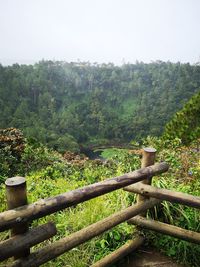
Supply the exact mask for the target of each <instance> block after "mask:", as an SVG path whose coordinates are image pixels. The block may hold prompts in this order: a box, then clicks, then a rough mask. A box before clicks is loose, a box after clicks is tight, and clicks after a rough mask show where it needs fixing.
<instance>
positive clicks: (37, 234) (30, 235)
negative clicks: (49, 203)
mask: <svg viewBox="0 0 200 267" xmlns="http://www.w3.org/2000/svg"><path fill="white" fill-rule="evenodd" d="M56 232H57V231H56V227H55V225H54V223H52V222H48V223H46V224H44V225H40V226H38V227H35V228H32V229H30V230H29V231H28V232H26V233H24V234H22V235H15V236H13V237H11V238H9V239H7V240H5V241H3V242H1V243H0V260H5V259H7V258H9V257H12V256H14V255H15V254H17V253H19V252H21V251H23V250H26V249H29V248H30V247H32V246H34V245H36V244H38V243H40V242H42V241H44V240H46V239H48V238H50V237H52V236H54V235H55V234H56Z"/></svg>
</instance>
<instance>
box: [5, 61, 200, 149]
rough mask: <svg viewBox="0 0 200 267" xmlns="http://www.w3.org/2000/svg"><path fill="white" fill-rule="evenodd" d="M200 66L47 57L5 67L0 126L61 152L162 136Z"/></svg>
mask: <svg viewBox="0 0 200 267" xmlns="http://www.w3.org/2000/svg"><path fill="white" fill-rule="evenodd" d="M199 88H200V66H199V65H198V64H197V65H190V64H181V63H171V62H162V61H157V62H153V63H150V64H145V63H142V62H137V63H136V64H124V65H122V66H115V65H114V64H90V63H89V62H78V63H67V62H60V61H41V62H39V63H37V64H35V65H28V66H27V65H18V64H14V65H12V66H7V67H3V66H0V96H1V98H0V116H1V121H0V128H8V127H16V128H19V129H21V130H23V133H24V135H25V136H26V137H28V138H34V139H36V140H38V141H39V142H41V143H43V144H46V145H48V147H50V148H54V149H56V150H58V151H60V152H64V151H65V150H72V151H79V150H80V147H82V146H83V147H87V146H89V145H98V144H100V145H102V144H119V143H120V144H125V143H129V142H130V141H131V140H137V141H138V140H141V138H144V137H147V136H148V135H152V136H160V135H161V134H162V132H163V129H164V126H165V124H166V123H167V122H169V121H170V119H171V118H172V116H173V115H174V113H175V112H177V111H179V110H180V109H181V108H182V107H183V105H184V104H185V103H186V102H187V101H188V100H189V99H190V98H191V97H192V96H193V95H194V94H195V93H197V92H198V91H199Z"/></svg>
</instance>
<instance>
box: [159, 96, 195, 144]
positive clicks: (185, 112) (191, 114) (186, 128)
mask: <svg viewBox="0 0 200 267" xmlns="http://www.w3.org/2000/svg"><path fill="white" fill-rule="evenodd" d="M163 137H164V138H165V139H167V140H172V139H175V138H180V139H181V140H182V142H183V143H184V144H186V145H188V144H190V143H191V142H192V141H194V140H197V139H198V138H200V92H199V93H197V94H196V95H194V96H193V97H192V98H191V99H190V100H189V101H188V103H186V105H185V106H184V107H183V109H182V110H181V111H179V112H177V113H176V114H175V115H174V117H173V119H172V120H171V121H170V122H169V123H167V125H166V127H165V131H164V135H163Z"/></svg>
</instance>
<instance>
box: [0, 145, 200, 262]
mask: <svg viewBox="0 0 200 267" xmlns="http://www.w3.org/2000/svg"><path fill="white" fill-rule="evenodd" d="M155 153H156V150H155V149H153V148H146V149H144V151H143V159H142V166H141V167H142V168H141V169H139V170H136V171H133V172H130V173H127V174H124V175H122V176H118V177H115V178H111V179H107V180H105V181H102V182H99V183H95V184H92V185H88V186H85V187H83V188H80V189H76V190H73V191H70V192H66V193H63V194H60V195H57V196H54V197H50V198H46V199H42V200H39V201H37V202H35V203H32V204H29V205H24V204H26V203H27V202H26V190H25V188H26V187H25V180H24V178H23V177H15V178H10V179H7V180H6V188H7V202H8V208H9V209H10V210H7V211H4V212H2V213H0V231H4V230H7V229H10V228H11V229H12V237H11V238H10V239H8V240H6V241H3V242H1V243H0V260H4V259H6V258H8V257H11V256H13V255H14V256H15V261H14V262H13V263H11V264H10V265H9V266H10V267H25V266H26V267H35V266H40V265H41V264H43V263H46V262H48V261H49V260H52V259H54V258H56V257H58V256H59V255H61V254H63V253H65V252H67V251H69V250H70V249H72V248H74V247H76V246H78V245H80V244H82V243H84V242H86V241H88V240H90V239H91V238H93V237H95V236H97V235H100V234H101V233H103V232H105V231H107V230H109V229H111V228H112V227H114V226H116V225H118V224H120V223H122V222H125V221H128V222H129V223H130V224H135V225H137V226H138V227H140V228H141V227H142V228H145V229H149V230H153V231H156V232H160V233H163V234H167V235H171V236H175V237H177V238H181V239H183V240H187V241H190V242H194V243H197V244H200V233H196V232H192V231H188V230H185V229H182V228H179V227H176V226H173V225H169V224H166V223H162V222H158V221H154V220H150V219H146V218H145V215H146V212H147V210H148V209H150V208H152V207H154V206H155V205H158V204H159V203H160V202H161V201H162V200H167V201H170V202H175V203H180V204H184V205H188V206H190V207H194V208H200V198H199V197H195V196H192V195H188V194H184V193H180V192H174V191H171V190H167V189H160V188H156V187H153V186H151V185H150V184H151V180H152V177H153V176H154V175H157V174H161V173H163V172H166V171H167V170H168V164H167V163H165V162H162V163H156V164H154V160H155ZM150 165H151V166H150ZM120 188H123V189H124V190H126V191H129V192H131V193H136V194H138V196H139V197H138V201H137V203H136V204H135V205H133V206H130V207H128V208H126V209H124V210H121V211H119V212H117V213H115V214H112V215H110V216H109V217H107V218H105V219H103V220H100V221H98V222H96V223H94V224H92V225H89V226H87V227H86V228H84V229H81V230H79V231H77V232H75V233H72V234H71V235H69V236H66V237H64V238H61V239H60V240H57V241H55V242H53V243H50V244H49V245H47V246H45V247H43V248H41V249H39V250H37V251H35V252H33V253H31V254H30V255H29V250H30V247H31V246H33V245H35V244H38V243H39V242H42V241H44V240H45V239H47V238H49V237H51V236H53V235H55V234H56V226H55V225H54V224H53V223H51V222H50V223H47V224H45V225H42V226H38V227H36V228H33V229H28V227H27V226H28V222H31V221H32V220H34V219H38V218H41V217H44V216H46V215H49V214H52V213H54V212H56V211H60V210H63V209H65V208H67V207H70V206H74V205H76V204H79V203H82V202H84V201H87V200H90V199H92V198H95V197H98V196H101V195H103V194H106V193H109V192H112V191H114V190H117V189H120ZM20 190H21V191H20ZM17 192H18V194H17ZM19 192H22V193H21V194H19ZM18 206H20V207H18ZM21 229H22V230H21ZM20 231H21V232H20ZM16 234H17V235H16ZM144 240H145V239H144V237H142V236H140V235H138V236H137V237H136V238H135V239H134V240H130V241H128V242H127V243H126V244H125V245H123V246H122V247H121V248H119V249H117V250H116V251H114V252H112V253H111V254H110V255H108V256H106V257H105V258H103V259H101V260H100V261H98V262H96V263H95V264H93V265H92V267H103V266H109V265H110V264H112V263H114V262H116V261H117V260H119V259H120V258H122V257H124V256H125V255H127V254H128V253H130V252H131V251H133V250H135V249H136V248H137V247H138V246H140V245H141V244H142V243H143V242H144ZM11 244H12V245H11ZM27 252H28V253H27ZM6 266H8V265H6Z"/></svg>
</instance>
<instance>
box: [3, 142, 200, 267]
mask: <svg viewBox="0 0 200 267" xmlns="http://www.w3.org/2000/svg"><path fill="white" fill-rule="evenodd" d="M145 145H153V146H154V147H156V148H157V149H158V157H157V161H161V160H166V161H167V162H169V164H170V166H171V168H170V171H169V172H168V173H167V174H164V175H162V176H159V177H158V178H156V177H155V178H154V179H153V180H154V184H156V185H158V186H160V187H165V188H171V189H175V190H180V191H183V192H187V193H191V194H194V195H200V182H199V181H200V174H199V173H200V159H199V154H198V153H197V152H195V151H194V150H193V148H186V147H182V148H181V147H179V146H178V145H176V144H172V148H168V149H161V148H160V147H161V144H160V141H158V140H157V139H153V140H152V139H151V140H150V139H149V140H148V144H147V143H146V144H145ZM112 152H113V151H112ZM114 159H115V160H114V162H107V163H106V164H105V163H104V164H99V163H98V162H90V161H88V162H86V163H85V164H83V165H81V166H77V165H73V164H69V163H66V162H65V161H63V160H62V159H61V158H59V160H58V159H57V160H56V161H54V162H53V163H52V162H51V164H50V165H49V166H47V167H44V168H42V169H40V170H36V171H33V172H29V174H28V175H27V184H28V197H29V202H34V201H36V200H37V199H40V198H45V197H49V196H53V195H57V194H59V193H62V192H65V191H70V190H73V189H75V188H78V187H82V186H84V185H86V184H89V183H93V182H95V181H99V180H103V179H105V178H108V177H112V176H117V175H120V174H122V173H125V172H128V171H130V170H134V169H137V168H139V165H140V159H139V157H138V156H137V155H130V154H129V153H127V151H125V150H119V151H117V153H116V151H115V155H114ZM26 160H27V158H26ZM115 162H117V163H115ZM4 193H5V192H4V188H3V186H2V188H1V191H0V201H1V203H2V205H1V210H5V194H4ZM132 201H134V196H133V195H131V194H128V193H127V192H124V191H123V190H119V191H116V192H113V193H110V194H107V195H104V196H102V197H99V198H96V199H93V200H91V201H87V202H85V203H83V204H80V205H77V206H76V207H75V208H70V209H67V210H65V211H63V212H59V213H56V214H54V215H50V216H47V217H45V218H42V219H40V220H39V221H35V222H34V223H33V226H35V225H37V224H42V223H45V222H46V221H49V220H52V221H54V222H55V223H56V225H57V228H58V235H57V236H56V237H54V238H52V239H51V241H55V240H58V239H59V238H61V237H63V236H65V235H69V234H70V233H72V232H75V231H77V230H79V229H81V228H83V227H85V226H87V225H89V224H91V223H93V222H96V221H98V220H100V219H101V218H104V217H106V216H109V215H110V214H112V213H114V212H115V211H118V210H120V209H121V208H125V207H127V206H128V205H130V204H131V203H132ZM105 207H106V208H105ZM156 211H157V212H156V213H155V214H154V216H157V215H156V214H159V219H161V220H162V221H165V222H170V223H173V224H175V225H178V226H181V227H184V228H187V229H191V230H196V231H199V228H200V224H199V221H200V214H199V211H198V210H195V209H191V208H187V207H186V208H185V207H183V206H180V205H173V206H172V205H170V204H169V203H167V202H163V204H162V209H161V210H159V212H158V210H156ZM132 230H133V229H132V227H131V226H128V225H127V224H126V223H124V224H121V225H119V226H117V227H115V228H114V229H112V230H111V231H109V232H107V233H105V234H103V235H101V236H100V237H98V238H94V239H93V240H91V241H90V242H87V243H86V244H84V245H81V246H79V247H77V248H76V249H73V250H71V251H70V252H69V253H65V254H64V255H62V256H61V257H59V258H57V259H56V260H54V262H53V265H54V266H66V262H67V266H71V267H85V266H90V265H91V264H92V262H94V261H96V260H98V259H99V258H101V257H103V256H104V255H106V254H108V253H109V252H110V251H113V250H114V249H116V248H117V247H119V246H120V245H121V244H123V243H124V242H125V240H127V239H129V238H131V236H132V232H133V231H132ZM6 235H7V234H6V232H4V233H2V234H1V236H0V237H1V239H2V240H3V239H5V238H6ZM147 235H148V237H149V238H150V240H151V243H153V245H156V246H157V247H158V248H159V249H161V250H163V251H164V252H165V253H166V254H168V255H170V256H174V257H175V258H176V259H178V260H180V261H181V260H182V261H183V262H184V263H186V262H187V263H188V266H189V263H190V266H195V267H197V266H199V265H200V248H199V246H197V245H193V244H190V243H187V242H183V241H179V240H177V239H174V238H170V237H165V236H161V235H155V234H153V233H148V234H147ZM49 242H50V241H45V242H44V243H43V245H45V244H49ZM39 246H41V245H39ZM80 259H81V260H80ZM0 266H5V265H4V264H3V265H0ZM44 266H52V262H49V263H47V264H45V265H44Z"/></svg>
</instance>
